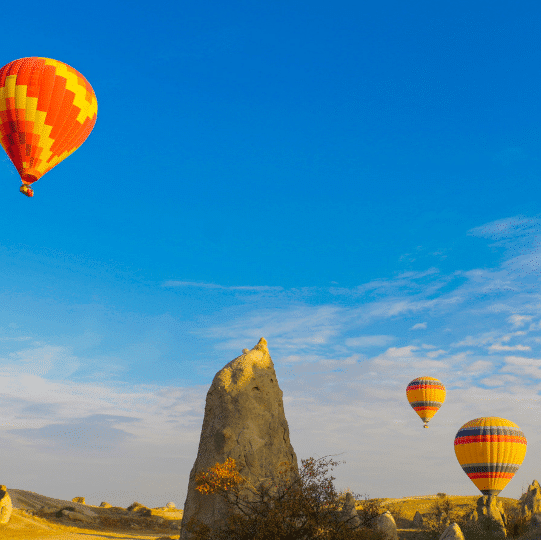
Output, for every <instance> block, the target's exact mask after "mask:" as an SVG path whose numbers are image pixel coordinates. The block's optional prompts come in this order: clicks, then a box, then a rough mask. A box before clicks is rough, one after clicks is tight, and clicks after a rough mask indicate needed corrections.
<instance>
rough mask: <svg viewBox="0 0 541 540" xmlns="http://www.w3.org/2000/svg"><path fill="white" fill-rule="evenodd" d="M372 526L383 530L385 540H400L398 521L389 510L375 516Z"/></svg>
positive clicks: (377, 529)
mask: <svg viewBox="0 0 541 540" xmlns="http://www.w3.org/2000/svg"><path fill="white" fill-rule="evenodd" d="M372 528H373V529H374V530H376V531H381V532H382V533H383V534H384V536H385V540H398V531H397V530H396V523H395V520H394V518H393V516H392V514H391V512H389V510H387V512H385V513H383V514H380V515H379V516H377V517H376V518H374V520H373V521H372Z"/></svg>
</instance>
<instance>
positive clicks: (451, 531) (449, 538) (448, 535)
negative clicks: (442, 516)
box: [440, 523, 464, 540]
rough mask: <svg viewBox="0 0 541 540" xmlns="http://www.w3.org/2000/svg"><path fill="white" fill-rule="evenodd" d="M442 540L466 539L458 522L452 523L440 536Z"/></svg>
mask: <svg viewBox="0 0 541 540" xmlns="http://www.w3.org/2000/svg"><path fill="white" fill-rule="evenodd" d="M440 540H464V534H462V531H461V530H460V527H459V526H458V525H457V524H456V523H451V524H450V525H449V527H447V529H445V530H444V531H443V533H442V535H441V536H440Z"/></svg>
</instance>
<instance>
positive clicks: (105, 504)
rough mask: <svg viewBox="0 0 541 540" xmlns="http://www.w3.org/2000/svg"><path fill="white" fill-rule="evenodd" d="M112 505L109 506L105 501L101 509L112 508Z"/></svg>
mask: <svg viewBox="0 0 541 540" xmlns="http://www.w3.org/2000/svg"><path fill="white" fill-rule="evenodd" d="M112 506H113V505H112V504H109V503H108V502H105V501H103V502H102V503H101V504H100V508H112Z"/></svg>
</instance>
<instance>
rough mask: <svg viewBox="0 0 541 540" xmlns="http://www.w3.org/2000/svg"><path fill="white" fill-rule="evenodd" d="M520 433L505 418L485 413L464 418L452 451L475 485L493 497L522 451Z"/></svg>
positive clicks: (523, 443)
mask: <svg viewBox="0 0 541 540" xmlns="http://www.w3.org/2000/svg"><path fill="white" fill-rule="evenodd" d="M526 446H527V441H526V437H525V436H524V433H522V431H521V430H520V428H519V427H518V426H517V425H516V424H514V423H513V422H511V421H509V420H506V419H505V418H498V417H496V416H487V417H484V418H476V419H475V420H470V421H469V422H466V423H465V424H464V425H463V426H462V427H461V428H460V429H459V430H458V433H457V434H456V437H455V454H456V458H457V459H458V462H459V463H460V466H461V467H462V469H463V471H464V472H465V473H466V474H467V475H468V478H469V479H470V480H471V481H472V482H473V483H474V484H475V485H476V486H477V488H478V489H479V490H480V491H481V493H483V495H488V496H489V497H495V496H496V495H498V493H500V491H501V490H502V489H503V488H504V487H505V486H506V485H507V484H508V482H509V480H511V478H513V476H514V475H515V473H516V472H517V471H518V468H519V467H520V465H521V464H522V462H523V461H524V456H525V455H526Z"/></svg>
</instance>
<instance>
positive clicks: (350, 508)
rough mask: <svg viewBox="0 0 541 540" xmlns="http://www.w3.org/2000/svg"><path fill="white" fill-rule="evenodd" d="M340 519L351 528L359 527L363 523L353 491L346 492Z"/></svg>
mask: <svg viewBox="0 0 541 540" xmlns="http://www.w3.org/2000/svg"><path fill="white" fill-rule="evenodd" d="M339 519H340V521H342V522H345V524H346V526H347V527H348V528H350V529H357V528H358V527H360V525H361V518H359V515H358V514H357V510H355V499H354V498H353V495H352V494H351V493H346V500H345V502H344V506H343V507H342V511H341V512H340V517H339Z"/></svg>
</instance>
